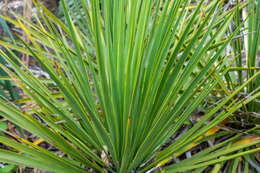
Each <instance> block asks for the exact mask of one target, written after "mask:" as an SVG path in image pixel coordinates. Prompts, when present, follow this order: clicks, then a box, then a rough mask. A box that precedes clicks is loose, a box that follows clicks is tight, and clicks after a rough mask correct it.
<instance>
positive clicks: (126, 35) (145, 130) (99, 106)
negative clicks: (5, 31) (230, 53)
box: [0, 0, 260, 173]
mask: <svg viewBox="0 0 260 173" xmlns="http://www.w3.org/2000/svg"><path fill="white" fill-rule="evenodd" d="M36 3H37V2H36ZM223 3H224V2H223V1H218V0H215V1H212V2H210V3H209V4H207V3H204V1H203V0H202V1H199V2H198V3H194V2H192V3H191V1H189V0H176V1H170V0H166V1H153V0H146V1H139V0H122V1H119V0H116V1H112V0H106V1H103V0H90V3H88V1H84V0H81V6H82V7H83V9H84V15H83V16H86V17H85V18H84V19H81V20H78V21H77V22H76V23H74V22H73V21H72V18H71V16H70V15H69V13H68V6H67V4H66V2H65V1H64V0H63V1H62V7H63V11H64V14H65V18H66V24H63V23H62V22H61V21H60V20H59V19H57V18H56V17H55V16H54V15H52V14H51V13H50V12H49V11H48V10H46V8H44V7H43V6H42V5H41V4H39V3H37V5H38V8H39V9H41V10H39V12H40V14H41V19H42V20H38V18H37V17H36V19H37V22H38V23H35V24H33V23H29V22H28V21H26V19H23V18H21V17H19V16H17V18H18V20H17V21H14V20H12V19H9V18H8V17H4V18H5V19H6V20H8V21H9V22H11V23H13V24H14V25H15V26H17V27H19V28H21V29H23V31H24V32H25V33H26V34H27V36H28V38H29V39H30V41H31V44H30V45H28V44H27V43H26V42H24V41H22V40H21V42H20V43H18V44H17V45H13V44H11V43H9V42H8V41H3V42H0V44H2V45H4V46H5V47H6V49H7V50H8V52H9V54H10V55H9V56H7V55H6V54H5V53H4V52H3V51H1V54H2V55H3V56H4V57H5V59H6V61H8V63H9V64H10V66H11V67H12V69H8V68H6V67H4V66H3V68H5V70H6V71H7V73H8V74H9V75H10V76H11V77H12V79H13V80H14V81H15V82H16V83H17V84H18V85H19V87H20V88H22V89H23V91H24V92H25V93H26V94H27V95H28V98H25V99H23V102H24V103H25V104H27V108H26V109H23V110H21V109H20V108H18V107H16V106H15V105H13V104H12V103H11V102H8V101H6V100H3V99H1V100H0V114H1V116H4V117H5V118H6V119H8V120H10V121H11V122H13V123H15V124H19V125H21V126H22V127H24V129H25V130H27V131H29V132H31V133H33V134H35V135H36V136H38V137H39V140H41V141H46V142H48V143H49V144H50V145H53V146H55V147H56V148H57V149H59V150H60V151H61V152H62V153H64V154H62V155H58V154H56V153H53V152H51V151H48V150H46V149H44V148H41V147H39V146H38V145H37V144H36V143H32V142H29V141H28V140H26V139H24V138H20V137H17V136H15V135H13V134H10V135H13V137H15V138H16V141H14V140H12V139H10V138H6V137H0V142H1V143H4V144H6V145H8V146H9V147H10V150H9V151H7V150H3V149H0V160H1V161H3V162H6V163H16V164H19V165H25V166H30V167H36V168H40V169H45V170H49V171H53V172H60V173H72V172H73V173H74V172H75V173H81V172H82V173H84V172H94V171H96V172H119V173H125V172H134V171H136V172H147V171H148V172H151V171H155V172H158V171H160V170H161V169H163V171H164V172H183V171H188V170H196V171H198V172H202V171H203V170H204V169H206V168H208V167H209V166H210V165H213V164H216V163H221V162H223V161H226V160H230V159H233V158H238V157H240V156H242V155H246V154H250V153H254V152H257V151H259V150H260V148H255V147H254V146H255V145H257V144H259V143H260V139H259V137H257V136H251V137H249V138H246V139H242V140H241V139H240V137H241V136H242V135H243V134H235V133H234V132H227V133H228V134H231V135H232V138H230V139H228V140H224V141H220V142H216V143H215V144H214V145H213V146H212V147H209V148H205V149H204V150H203V151H201V152H198V153H195V154H193V155H191V157H187V158H186V159H183V160H181V161H180V162H178V163H177V162H176V163H175V162H171V160H169V158H174V157H178V156H180V155H181V154H182V153H184V152H185V151H187V149H189V148H191V147H193V146H195V145H196V143H199V142H203V141H205V140H207V139H209V138H216V137H220V136H223V135H226V134H227V133H226V132H224V133H223V132H222V133H216V134H214V133H208V132H209V131H210V130H212V129H214V127H215V126H216V125H218V124H219V123H221V122H223V121H224V120H225V119H226V118H228V117H229V116H231V115H232V113H233V112H235V111H236V110H238V109H239V108H241V107H242V106H243V105H246V104H247V103H249V102H251V101H252V100H254V99H255V98H257V97H259V95H260V93H259V92H255V93H252V95H250V97H245V98H243V99H235V96H236V95H237V94H238V93H239V92H240V90H242V89H243V88H244V87H245V86H247V85H248V84H249V83H250V82H251V81H253V80H254V79H255V78H256V77H257V76H259V74H260V73H259V72H256V73H255V74H254V75H252V76H251V78H249V79H248V80H247V81H246V82H244V83H243V84H242V85H241V86H240V87H239V88H237V89H236V90H234V91H233V92H232V93H231V94H230V95H228V96H227V97H226V98H224V99H223V100H222V101H221V102H219V103H218V104H217V105H216V107H214V108H212V109H211V110H209V111H208V112H207V113H206V114H205V115H204V116H203V117H202V118H201V119H200V121H199V122H197V123H196V124H194V125H193V126H191V127H189V128H188V129H187V130H186V131H183V133H180V131H182V128H183V126H184V124H185V122H186V120H187V119H188V118H189V116H190V115H191V113H192V112H193V111H194V110H195V109H196V108H197V107H198V106H199V105H200V104H201V103H202V102H203V100H204V99H205V98H206V97H207V96H208V95H209V94H210V92H211V91H212V89H213V88H214V87H215V86H216V84H218V83H219V81H221V80H223V76H224V75H225V74H226V73H227V72H228V71H229V68H226V66H225V65H226V64H225V59H226V58H229V57H226V56H225V54H224V50H225V48H226V47H227V46H228V45H229V43H230V42H231V40H232V39H233V38H234V37H235V36H236V34H237V33H238V31H239V29H237V30H235V31H234V32H233V33H232V34H231V35H230V36H229V37H227V38H225V39H222V38H223V37H224V33H225V32H226V31H227V29H228V26H229V24H230V22H231V21H232V18H233V16H234V14H235V12H234V11H235V9H236V8H234V9H232V10H230V11H228V12H225V13H223V10H222V6H223ZM86 23H87V24H89V28H90V31H89V32H90V35H91V39H90V37H88V36H87V35H86V34H85V33H86V32H85V31H84V27H82V26H84V24H86ZM241 25H242V24H241ZM238 28H239V27H238ZM223 40H224V41H223ZM92 46H93V47H92ZM11 49H15V50H18V51H21V52H22V53H26V54H29V55H31V56H33V57H34V58H35V59H36V60H37V61H38V62H39V63H40V65H41V67H42V68H43V69H44V70H45V71H46V72H47V73H48V74H49V76H50V79H41V78H37V77H35V75H33V74H32V73H31V72H30V70H29V69H28V68H27V67H26V66H25V65H23V64H22V62H21V61H20V60H19V58H18V57H17V56H16V55H15V54H14V53H12V51H11ZM92 49H93V50H94V51H92ZM13 59H15V60H17V61H14V60H13ZM17 62H18V63H17ZM199 64H200V65H199ZM201 66H203V68H201ZM224 67H225V68H224ZM216 75H217V78H216ZM39 119H40V121H39ZM257 130H259V127H255V128H253V129H250V130H249V131H257ZM177 133H180V135H177V137H176V138H175V140H174V141H171V143H170V144H169V145H167V146H166V147H162V146H163V145H164V144H165V143H166V142H167V141H169V139H170V137H171V136H173V135H174V134H177ZM204 133H206V135H205V138H204V137H203V136H204ZM199 140H200V141H199ZM230 145H231V147H230ZM244 148H247V150H245V151H244V150H243V149H244ZM168 161H170V162H169V163H168V164H167V165H166V166H164V164H165V163H167V162H168ZM171 163H172V164H171Z"/></svg>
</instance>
